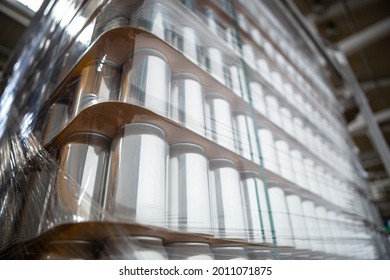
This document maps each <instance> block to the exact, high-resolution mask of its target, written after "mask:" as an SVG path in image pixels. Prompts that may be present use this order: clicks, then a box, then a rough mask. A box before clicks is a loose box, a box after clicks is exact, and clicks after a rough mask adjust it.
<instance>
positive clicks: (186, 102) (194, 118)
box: [170, 73, 206, 136]
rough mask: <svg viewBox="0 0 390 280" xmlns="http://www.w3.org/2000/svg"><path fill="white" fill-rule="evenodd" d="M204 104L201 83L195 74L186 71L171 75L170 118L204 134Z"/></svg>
mask: <svg viewBox="0 0 390 280" xmlns="http://www.w3.org/2000/svg"><path fill="white" fill-rule="evenodd" d="M204 104H205V100H204V95H203V91H202V85H201V84H200V80H199V79H198V78H197V77H196V76H194V75H192V74H188V73H180V74H176V75H174V76H173V79H172V92H171V110H170V111H171V117H172V119H174V120H175V121H177V122H179V123H181V124H183V125H184V126H186V127H188V128H189V129H191V130H193V131H195V132H197V133H199V134H201V135H203V136H205V135H206V120H205V108H204V106H205V105H204Z"/></svg>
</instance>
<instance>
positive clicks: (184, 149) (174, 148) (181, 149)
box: [170, 143, 205, 155]
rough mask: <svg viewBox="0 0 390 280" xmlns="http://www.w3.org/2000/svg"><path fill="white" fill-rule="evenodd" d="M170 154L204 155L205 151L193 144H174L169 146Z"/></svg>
mask: <svg viewBox="0 0 390 280" xmlns="http://www.w3.org/2000/svg"><path fill="white" fill-rule="evenodd" d="M170 149H171V153H180V154H186V153H198V154H202V155H204V152H205V150H204V149H203V147H202V146H200V145H198V144H194V143H175V144H172V145H171V146H170Z"/></svg>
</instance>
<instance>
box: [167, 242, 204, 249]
mask: <svg viewBox="0 0 390 280" xmlns="http://www.w3.org/2000/svg"><path fill="white" fill-rule="evenodd" d="M188 245H191V246H199V247H208V248H210V244H209V243H206V242H174V243H168V244H166V245H165V246H166V247H171V246H179V247H181V246H188Z"/></svg>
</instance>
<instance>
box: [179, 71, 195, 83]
mask: <svg viewBox="0 0 390 280" xmlns="http://www.w3.org/2000/svg"><path fill="white" fill-rule="evenodd" d="M172 80H194V81H197V82H199V83H200V79H199V78H198V77H197V76H195V75H194V74H191V73H176V74H174V75H173V76H172Z"/></svg>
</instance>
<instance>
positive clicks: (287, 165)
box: [275, 140, 295, 182]
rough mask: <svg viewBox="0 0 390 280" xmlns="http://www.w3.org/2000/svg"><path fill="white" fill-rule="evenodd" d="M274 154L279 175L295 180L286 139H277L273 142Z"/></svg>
mask: <svg viewBox="0 0 390 280" xmlns="http://www.w3.org/2000/svg"><path fill="white" fill-rule="evenodd" d="M275 148H276V155H277V157H278V162H279V168H280V175H281V176H282V177H284V178H286V179H287V180H290V181H292V182H295V174H294V171H293V167H292V162H291V158H290V148H289V146H288V144H287V142H286V141H284V140H277V141H276V142H275Z"/></svg>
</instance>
